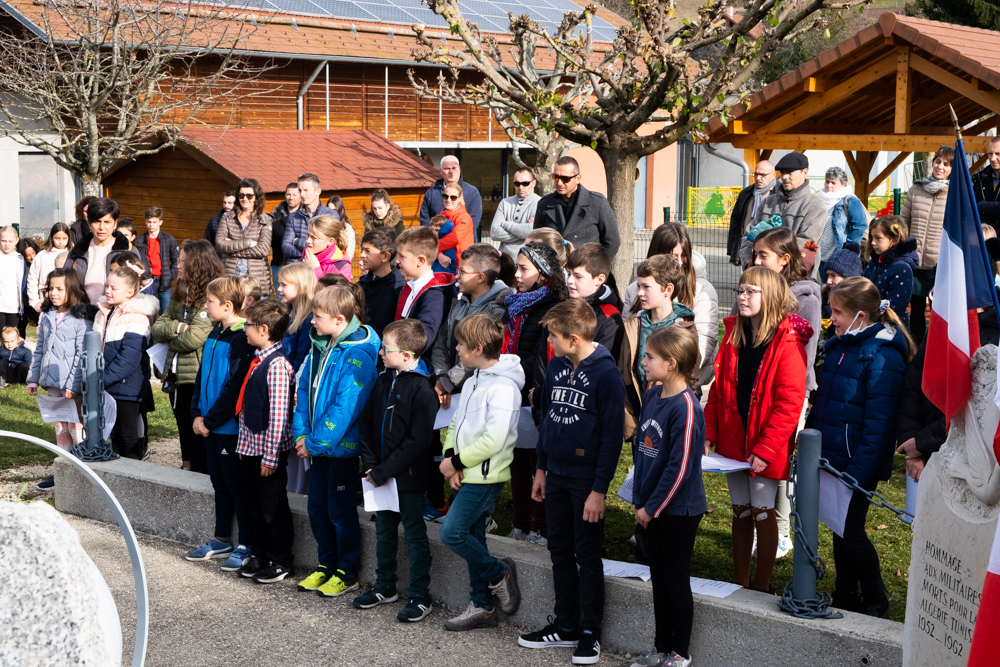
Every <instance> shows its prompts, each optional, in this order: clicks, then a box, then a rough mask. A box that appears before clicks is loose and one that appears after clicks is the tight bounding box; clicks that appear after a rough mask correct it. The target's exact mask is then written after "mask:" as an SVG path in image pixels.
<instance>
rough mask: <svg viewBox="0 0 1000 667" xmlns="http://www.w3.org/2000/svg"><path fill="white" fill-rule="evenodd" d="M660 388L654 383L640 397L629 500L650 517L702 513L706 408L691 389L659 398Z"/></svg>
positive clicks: (704, 510) (705, 509) (704, 507)
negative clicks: (644, 394) (640, 407)
mask: <svg viewBox="0 0 1000 667" xmlns="http://www.w3.org/2000/svg"><path fill="white" fill-rule="evenodd" d="M660 389H661V388H660V387H653V388H652V389H650V390H649V391H647V392H646V396H645V398H643V399H642V413H641V414H640V415H639V433H638V435H637V436H636V439H635V443H636V456H635V473H634V478H633V486H632V493H633V495H632V504H634V505H635V506H636V508H640V507H644V508H645V509H646V514H648V515H649V516H651V517H652V518H654V519H655V518H656V517H658V516H660V515H661V514H672V515H675V516H697V515H699V514H704V513H705V512H706V511H708V504H707V503H706V501H705V484H704V482H702V479H701V453H702V451H703V449H704V444H705V413H704V412H703V411H702V409H701V404H700V403H699V402H698V397H697V396H695V394H694V392H693V391H691V389H685V390H684V391H682V392H681V393H679V394H677V395H676V396H671V397H670V398H660Z"/></svg>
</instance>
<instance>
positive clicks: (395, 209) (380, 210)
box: [362, 189, 406, 236]
mask: <svg viewBox="0 0 1000 667" xmlns="http://www.w3.org/2000/svg"><path fill="white" fill-rule="evenodd" d="M371 203H372V207H371V209H370V210H368V211H365V214H364V217H363V218H362V220H363V221H364V223H365V231H366V232H370V231H371V230H373V229H375V228H376V227H391V228H392V229H394V230H395V231H396V236H399V235H400V234H402V233H403V230H404V229H406V227H405V226H404V225H403V212H402V211H401V210H399V205H397V204H396V202H394V201H392V199H391V198H390V197H389V193H388V192H386V191H385V190H382V189H379V190H376V191H375V192H373V193H372V199H371Z"/></svg>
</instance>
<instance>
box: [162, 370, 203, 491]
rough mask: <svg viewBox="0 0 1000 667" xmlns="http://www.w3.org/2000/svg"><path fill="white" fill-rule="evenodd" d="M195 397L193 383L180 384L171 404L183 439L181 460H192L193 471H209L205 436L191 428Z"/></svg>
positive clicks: (180, 437)
mask: <svg viewBox="0 0 1000 667" xmlns="http://www.w3.org/2000/svg"><path fill="white" fill-rule="evenodd" d="M193 397H194V385H193V384H179V385H177V389H176V390H175V391H174V393H173V395H172V396H171V401H170V405H172V406H173V409H174V418H175V419H176V420H177V436H178V438H179V439H180V441H181V460H182V461H190V462H191V470H192V471H193V472H200V473H206V474H207V473H208V463H207V462H206V461H205V438H203V437H201V436H200V435H196V434H195V432H194V431H192V430H191V424H192V423H193V422H194V419H192V418H191V399H192V398H193Z"/></svg>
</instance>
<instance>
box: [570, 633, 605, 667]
mask: <svg viewBox="0 0 1000 667" xmlns="http://www.w3.org/2000/svg"><path fill="white" fill-rule="evenodd" d="M600 659H601V642H599V641H598V640H597V637H596V636H594V631H593V630H584V631H582V632H581V633H580V642H579V643H578V644H577V646H576V650H575V651H573V664H574V665H594V664H597V661H598V660H600Z"/></svg>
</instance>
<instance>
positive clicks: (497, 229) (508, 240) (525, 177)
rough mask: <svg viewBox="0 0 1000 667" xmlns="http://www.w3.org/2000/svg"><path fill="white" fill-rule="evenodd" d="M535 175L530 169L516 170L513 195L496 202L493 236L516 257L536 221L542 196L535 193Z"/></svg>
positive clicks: (491, 228) (506, 250)
mask: <svg viewBox="0 0 1000 667" xmlns="http://www.w3.org/2000/svg"><path fill="white" fill-rule="evenodd" d="M535 185H536V183H535V176H534V174H533V173H532V172H531V170H530V169H518V170H517V171H515V172H514V195H513V196H512V197H507V198H506V199H504V200H503V201H501V202H500V205H499V206H497V212H496V215H494V216H493V225H492V226H491V227H490V237H491V238H492V239H493V240H494V241H499V242H500V251H501V252H505V253H507V254H508V255H510V256H511V258H512V259H514V260H516V259H517V251H518V250H520V249H521V246H522V245H524V240H525V239H526V238H528V234H530V233H531V230H532V229H533V225H534V222H535V209H536V207H537V206H538V202H539V200H540V199H541V197H539V196H538V195H536V194H535Z"/></svg>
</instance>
